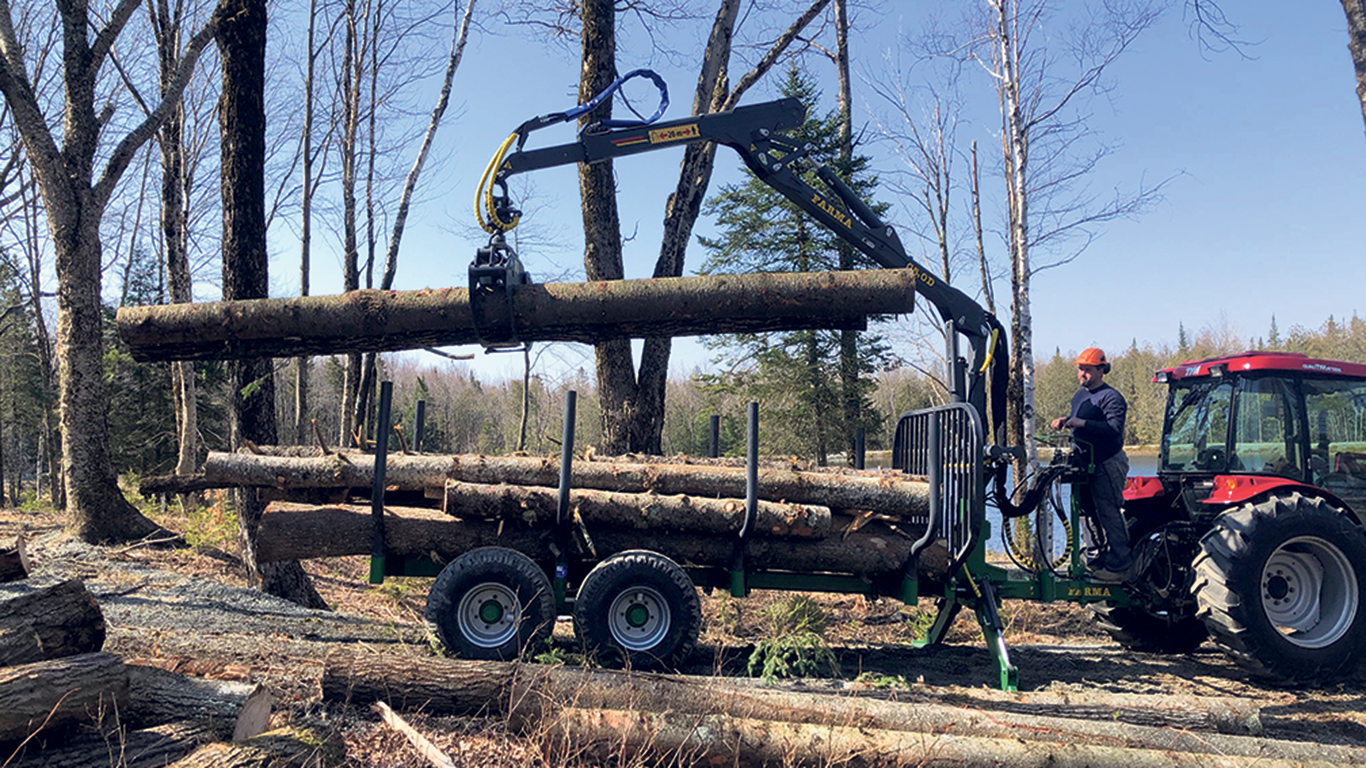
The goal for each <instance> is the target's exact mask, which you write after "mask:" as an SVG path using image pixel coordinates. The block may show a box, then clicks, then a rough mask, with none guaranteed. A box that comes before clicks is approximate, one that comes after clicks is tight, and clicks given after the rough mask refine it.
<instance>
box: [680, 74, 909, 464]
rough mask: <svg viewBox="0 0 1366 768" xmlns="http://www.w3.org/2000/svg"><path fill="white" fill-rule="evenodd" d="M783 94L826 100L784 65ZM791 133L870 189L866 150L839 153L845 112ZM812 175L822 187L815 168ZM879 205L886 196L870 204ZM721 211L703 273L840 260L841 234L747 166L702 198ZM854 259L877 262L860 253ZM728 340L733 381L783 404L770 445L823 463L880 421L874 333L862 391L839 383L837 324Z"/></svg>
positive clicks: (864, 340)
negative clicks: (849, 402)
mask: <svg viewBox="0 0 1366 768" xmlns="http://www.w3.org/2000/svg"><path fill="white" fill-rule="evenodd" d="M782 95H784V96H790V97H795V98H797V99H799V100H800V101H801V102H802V103H803V104H804V105H806V107H807V109H808V111H809V112H811V113H814V112H815V106H816V105H817V103H818V102H819V101H820V92H819V91H818V90H817V88H816V86H815V83H814V81H813V80H812V78H811V76H810V75H808V74H807V73H805V72H802V71H801V70H799V69H797V68H795V67H794V68H792V69H789V70H788V73H787V79H786V80H785V81H784V83H783V85H782ZM789 137H790V138H791V139H792V140H794V141H795V142H796V143H797V144H798V145H799V146H801V145H810V146H811V151H810V153H809V155H808V157H809V158H810V159H811V160H812V161H814V162H815V163H819V164H823V165H827V166H829V167H830V168H831V169H832V170H834V171H835V172H836V173H837V174H838V175H839V176H840V178H841V179H842V180H843V181H844V182H845V183H846V184H848V185H849V186H850V187H851V188H852V189H853V190H854V191H855V192H857V193H858V194H859V196H860V197H862V198H864V199H868V197H869V193H870V192H871V191H872V190H873V188H874V187H875V186H876V184H877V179H876V177H875V176H873V175H872V174H871V173H869V171H868V158H867V157H866V156H864V155H857V154H856V155H854V156H853V157H852V158H851V159H850V160H849V161H848V162H840V160H839V112H838V110H831V111H830V112H827V113H825V114H824V115H823V116H820V117H808V118H807V120H806V122H805V123H803V124H802V125H801V127H799V128H797V129H796V130H794V131H792V132H791V133H790V134H789ZM807 173H808V178H807V180H808V182H810V183H812V184H813V185H814V186H817V187H819V186H820V182H818V181H817V180H816V179H815V174H814V173H813V172H811V171H809V170H808V171H807ZM874 209H875V210H877V211H878V212H879V213H880V212H882V211H883V210H885V209H886V206H885V205H882V206H874ZM704 212H705V213H707V214H708V215H715V216H716V221H717V228H718V230H719V231H720V234H719V235H718V236H717V237H715V238H709V237H701V238H699V240H700V242H701V243H702V246H703V248H705V249H706V251H707V257H706V260H705V261H704V263H703V265H702V269H701V272H702V273H703V274H719V273H743V272H810V271H825V270H834V269H838V268H839V261H838V259H839V255H838V252H837V248H836V243H837V242H838V237H837V236H836V235H835V234H834V233H833V232H830V231H829V230H827V229H826V228H825V227H823V226H822V225H821V224H819V223H817V222H816V221H815V220H813V219H811V218H810V217H809V216H807V215H806V214H805V213H803V212H802V211H801V210H800V209H799V208H797V206H795V205H793V204H792V203H791V202H789V201H788V200H787V199H786V198H784V197H783V196H782V195H780V194H779V193H778V192H776V191H774V190H773V189H772V188H770V187H769V186H768V185H767V184H764V183H763V182H761V181H759V180H758V179H757V178H755V177H754V176H753V175H752V174H748V173H747V178H746V181H745V182H743V183H741V184H731V185H726V186H725V187H723V188H722V189H721V191H720V193H718V194H717V195H716V196H714V197H713V198H712V199H711V200H709V201H708V202H707V204H706V206H705V208H704ZM859 258H860V263H857V264H856V265H855V267H856V268H875V267H876V266H877V265H876V264H873V263H872V262H871V260H869V259H867V257H864V256H862V255H861V254H860V257H859ZM718 347H721V348H724V349H725V350H726V352H725V353H724V355H723V357H726V358H728V359H729V363H730V365H729V367H730V368H731V369H732V370H739V369H742V368H743V369H746V370H745V371H744V373H743V374H728V375H727V377H728V378H730V379H731V381H730V382H729V383H730V384H731V385H735V386H738V387H740V388H741V389H742V390H743V391H744V392H745V394H746V396H748V397H751V398H755V399H758V400H760V402H762V403H763V405H764V410H765V412H767V413H782V414H784V418H783V419H782V420H777V419H769V420H767V421H766V427H765V428H761V429H760V435H761V436H762V438H763V439H764V441H765V449H766V450H769V451H781V452H797V453H801V454H804V455H808V456H814V457H815V458H816V460H817V462H818V463H821V464H824V463H826V460H827V457H828V454H829V453H831V452H833V451H834V450H838V449H839V447H840V446H843V445H845V444H847V442H848V436H849V435H851V434H853V432H854V430H855V429H857V428H858V427H863V428H864V429H865V430H866V431H867V433H868V434H869V435H870V436H876V434H877V433H878V432H879V431H880V430H881V429H882V426H883V422H884V416H883V414H881V413H880V412H878V410H877V409H876V408H875V407H874V405H873V402H872V397H871V395H872V392H873V390H874V388H875V387H876V382H875V381H874V380H873V378H872V375H873V374H874V373H875V372H876V371H878V370H880V369H882V368H885V367H887V365H888V364H889V363H890V362H891V355H890V352H889V350H888V347H887V344H886V342H885V341H884V340H883V338H882V337H881V336H879V335H878V334H875V333H862V334H860V335H859V338H858V343H857V348H858V354H857V362H856V367H857V377H855V378H853V379H852V380H853V381H854V382H855V383H854V384H853V386H854V387H856V391H855V392H852V393H845V392H841V391H840V388H841V383H840V378H841V377H840V362H839V333H838V332H837V331H824V330H817V331H795V332H790V333H769V334H746V335H736V336H727V337H725V338H724V340H719V341H715V342H714V343H713V348H718ZM849 397H853V398H856V399H857V400H858V401H859V402H860V403H861V407H860V409H859V412H860V416H859V417H857V418H856V419H855V420H854V421H855V422H856V423H848V422H849V421H850V420H849V419H847V418H846V417H845V415H844V409H843V408H842V407H841V403H843V402H845V400H846V398H849Z"/></svg>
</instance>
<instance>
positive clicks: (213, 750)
mask: <svg viewBox="0 0 1366 768" xmlns="http://www.w3.org/2000/svg"><path fill="white" fill-rule="evenodd" d="M345 759H346V744H345V742H343V741H342V739H341V737H340V736H339V735H337V733H336V732H335V731H333V730H331V729H330V728H326V727H324V726H321V725H293V726H288V727H285V728H276V729H275V730H273V731H267V732H265V733H263V734H261V735H260V736H256V737H255V738H251V739H247V740H246V741H241V742H234V743H231V744H228V743H222V742H220V743H217V744H207V745H205V746H203V747H200V748H199V749H197V750H195V751H194V753H193V754H191V755H190V756H189V757H186V758H183V759H181V760H177V761H176V762H174V763H171V764H170V766H168V768H323V767H324V766H332V765H341V764H342V762H343V761H344V760H345Z"/></svg>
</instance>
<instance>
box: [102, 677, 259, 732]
mask: <svg viewBox="0 0 1366 768" xmlns="http://www.w3.org/2000/svg"><path fill="white" fill-rule="evenodd" d="M128 678H129V685H128V689H129V694H130V696H129V698H130V703H129V707H128V711H127V712H125V713H124V714H123V717H124V719H125V721H126V722H128V723H129V724H130V725H132V726H133V727H135V728H150V727H153V726H158V725H165V724H166V723H172V722H177V721H181V720H196V721H202V722H206V723H210V724H212V725H214V726H215V728H216V729H217V731H218V734H219V739H223V740H227V739H245V738H251V737H252V736H256V735H258V734H260V733H261V732H263V731H265V730H266V728H265V724H266V720H268V719H269V716H270V709H271V696H270V693H269V692H268V691H267V690H266V689H265V687H264V686H261V685H260V684H254V683H242V682H237V681H234V680H210V679H207V678H202V677H190V676H188V675H180V674H176V673H175V672H168V671H166V670H164V669H158V668H157V667H146V666H142V665H138V664H129V665H128ZM263 713H264V717H263V716H262V715H263Z"/></svg>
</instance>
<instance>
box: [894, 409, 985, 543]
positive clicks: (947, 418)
mask: <svg viewBox="0 0 1366 768" xmlns="http://www.w3.org/2000/svg"><path fill="white" fill-rule="evenodd" d="M982 455H983V454H982V422H981V419H980V418H978V415H977V412H976V411H975V410H973V409H972V407H971V406H969V405H967V404H966V403H949V404H948V405H941V406H936V407H934V408H926V409H924V410H920V411H913V412H910V413H906V414H903V415H902V417H901V419H900V420H899V421H898V422H897V425H896V437H895V440H894V442H893V446H892V466H893V467H895V468H897V469H900V470H902V471H904V472H906V474H909V475H923V476H925V477H927V478H928V479H929V481H930V506H929V521H928V524H929V526H930V527H931V528H932V529H933V532H934V533H933V536H931V537H930V538H929V541H934V540H935V539H945V540H947V543H948V548H949V552H951V553H952V554H953V556H954V562H953V567H954V569H956V568H957V567H958V565H959V564H960V563H962V561H963V560H964V559H966V558H967V556H968V554H969V553H971V552H972V549H973V547H975V546H976V545H977V537H978V536H979V535H980V534H981V530H982V521H983V520H984V519H985V517H986V501H985V494H984V490H983V488H982Z"/></svg>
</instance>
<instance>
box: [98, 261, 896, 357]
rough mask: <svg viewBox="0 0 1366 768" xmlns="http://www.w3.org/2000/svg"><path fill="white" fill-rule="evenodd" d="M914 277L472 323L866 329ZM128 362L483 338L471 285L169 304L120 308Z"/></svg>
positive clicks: (530, 330)
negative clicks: (870, 317) (131, 359)
mask: <svg viewBox="0 0 1366 768" xmlns="http://www.w3.org/2000/svg"><path fill="white" fill-rule="evenodd" d="M914 295H915V272H914V270H911V269H878V270H859V271H849V272H819V273H811V272H797V273H754V274H744V275H708V276H704V277H674V278H657V279H648V280H608V281H600V282H591V283H540V284H532V285H524V286H518V287H515V288H514V289H513V292H512V300H511V313H510V314H509V312H508V307H507V306H504V305H503V304H501V303H499V302H498V301H497V300H494V301H493V302H489V303H488V304H486V305H485V306H486V308H487V309H488V310H489V311H487V312H483V313H482V315H483V316H482V317H481V319H480V322H479V325H480V326H481V327H484V328H499V327H506V326H507V325H509V324H510V325H511V328H512V329H513V330H514V332H515V333H516V335H517V338H518V339H520V340H522V341H577V342H583V343H586V344H593V343H597V342H600V341H606V340H609V339H621V338H633V337H634V338H639V337H647V336H695V335H699V334H712V333H755V332H763V331H779V330H799V329H810V328H850V329H861V328H864V327H866V324H867V323H866V318H867V316H868V315H884V314H886V315H890V314H901V313H906V312H909V311H911V310H912V309H913V303H912V302H913V301H914ZM117 324H118V329H119V334H120V335H121V336H122V337H123V339H124V341H125V342H126V343H127V344H128V346H129V349H130V350H131V351H132V354H133V357H134V359H136V360H138V361H141V362H148V361H154V360H209V359H238V358H247V357H293V356H296V355H327V354H337V353H341V352H386V351H392V350H400V349H418V348H421V347H440V346H447V345H453V344H475V343H478V342H479V333H478V332H477V331H476V327H475V322H474V315H473V313H472V312H471V306H470V301H469V291H468V290H467V289H465V288H441V289H438V290H430V289H427V290H421V291H374V290H367V291H352V292H350V293H346V294H342V295H340V296H305V297H299V298H287V299H256V300H251V301H224V302H205V303H196V304H165V305H161V306H150V307H124V308H122V309H120V310H119V312H118V318H117Z"/></svg>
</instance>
